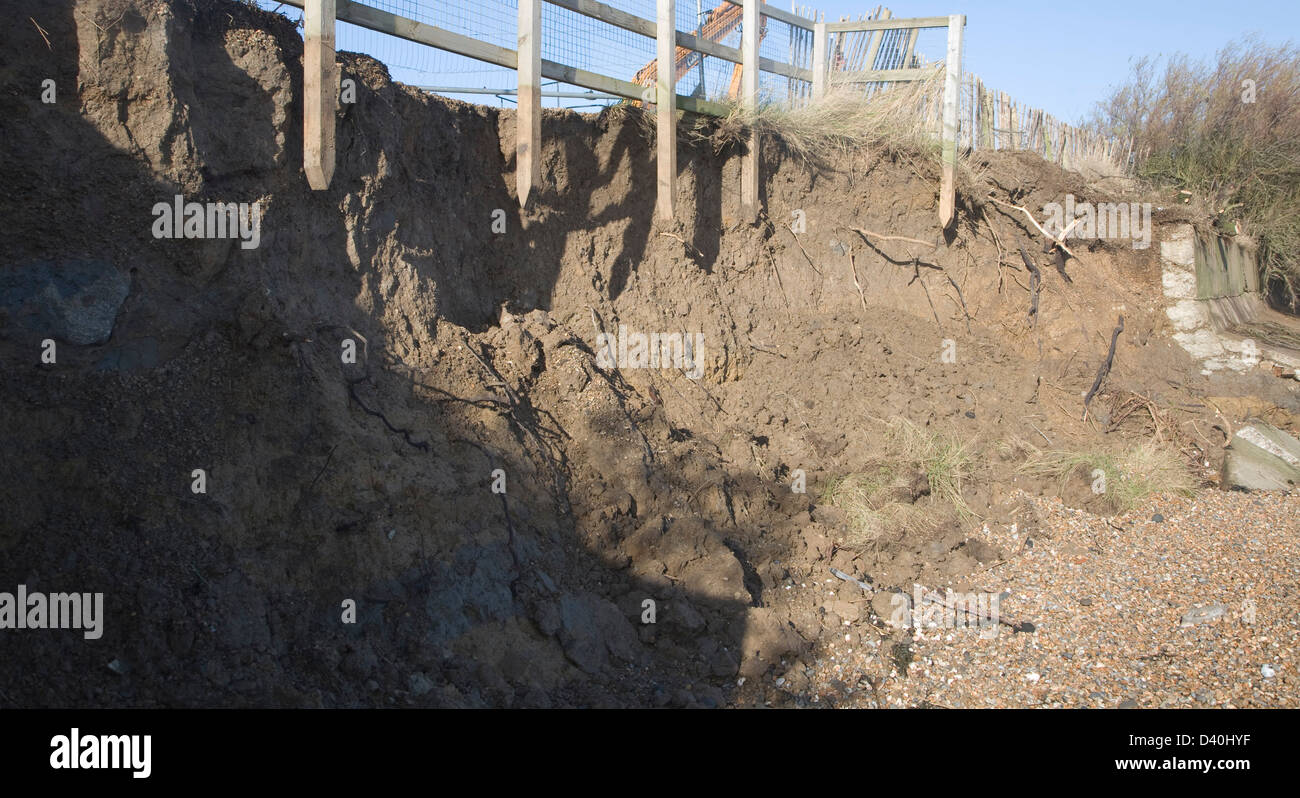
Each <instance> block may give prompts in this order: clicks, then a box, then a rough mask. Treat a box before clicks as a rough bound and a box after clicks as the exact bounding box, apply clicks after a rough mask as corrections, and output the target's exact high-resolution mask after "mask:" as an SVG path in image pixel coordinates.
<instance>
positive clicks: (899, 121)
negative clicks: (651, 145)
mask: <svg viewBox="0 0 1300 798" xmlns="http://www.w3.org/2000/svg"><path fill="white" fill-rule="evenodd" d="M942 75H943V73H942V71H939V72H937V76H936V77H934V78H931V79H929V80H925V81H912V82H908V83H896V84H891V85H890V87H889V88H888V89H886V90H877V91H875V92H873V93H871V94H867V93H866V92H864V91H863V89H862V87H861V86H853V85H846V84H838V85H837V84H835V83H832V84H831V85H830V86H829V87H828V88H827V92H826V95H825V96H824V97H823V98H822V99H821V100H819V101H817V102H811V103H808V104H806V105H802V106H799V107H795V108H787V107H785V106H783V105H780V104H776V103H763V104H759V105H758V106H757V107H755V108H746V107H744V106H742V105H740V104H739V103H729V105H730V107H731V111H730V113H728V114H727V116H725V117H723V118H722V119H720V120H718V121H717V122H716V124H714V125H712V126H710V127H709V128H701V129H700V131H701V137H704V138H708V139H709V140H710V141H712V142H713V145H714V147H715V149H717V150H721V149H722V147H724V146H727V145H729V144H734V143H736V142H740V141H743V140H744V139H745V137H746V136H747V135H748V133H749V132H750V131H751V130H757V131H758V132H759V133H760V134H764V135H771V136H774V137H776V138H779V139H780V140H781V141H782V142H783V143H784V144H785V146H786V149H787V150H788V151H789V152H790V153H791V154H792V155H794V156H795V157H797V158H801V159H804V160H806V161H809V162H813V163H823V162H828V161H831V160H833V159H835V158H836V157H837V156H840V155H843V154H844V153H846V152H849V151H851V150H854V149H858V148H862V147H866V146H870V145H885V146H889V147H891V148H892V149H900V150H913V151H926V152H932V153H933V154H934V156H935V157H936V158H937V157H938V153H939V144H938V136H937V135H936V134H937V131H936V130H935V129H933V128H934V125H933V124H927V122H926V119H927V118H928V117H929V114H928V112H929V111H930V109H933V108H937V107H938V104H939V103H940V102H941V100H942V97H943V79H942ZM936 118H937V117H936Z"/></svg>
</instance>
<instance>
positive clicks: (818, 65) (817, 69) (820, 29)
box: [812, 22, 826, 102]
mask: <svg viewBox="0 0 1300 798" xmlns="http://www.w3.org/2000/svg"><path fill="white" fill-rule="evenodd" d="M812 92H813V102H816V101H817V100H820V99H821V98H822V97H825V96H826V23H825V22H818V23H817V27H816V28H814V29H813V79H812Z"/></svg>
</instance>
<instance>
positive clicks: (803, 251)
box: [785, 224, 822, 276]
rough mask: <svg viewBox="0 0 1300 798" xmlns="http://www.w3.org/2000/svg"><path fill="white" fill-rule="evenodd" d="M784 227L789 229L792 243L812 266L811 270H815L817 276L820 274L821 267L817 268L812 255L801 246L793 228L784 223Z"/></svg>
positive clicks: (801, 243)
mask: <svg viewBox="0 0 1300 798" xmlns="http://www.w3.org/2000/svg"><path fill="white" fill-rule="evenodd" d="M785 229H787V230H789V231H790V235H791V236H793V237H794V243H795V244H797V245H798V246H799V251H800V252H802V253H803V256H804V258H805V259H807V261H808V265H809V266H811V267H812V270H813V271H815V272H817V274H818V276H821V273H822V272H821V269H818V268H817V264H815V263H813V259H812V256H810V255H809V254H808V250H806V249H804V248H803V242H802V241H800V240H799V236H798V235H796V234H795V232H794V228H793V227H791V226H790V225H788V224H787V225H785Z"/></svg>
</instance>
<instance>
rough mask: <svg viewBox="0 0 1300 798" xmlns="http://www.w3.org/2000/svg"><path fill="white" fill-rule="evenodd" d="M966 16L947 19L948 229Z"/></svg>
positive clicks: (943, 193)
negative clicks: (962, 43) (962, 44)
mask: <svg viewBox="0 0 1300 798" xmlns="http://www.w3.org/2000/svg"><path fill="white" fill-rule="evenodd" d="M965 27H966V17H965V16H964V15H962V14H953V15H952V16H950V17H948V56H947V61H945V62H944V73H945V75H944V86H943V184H942V185H941V186H940V188H939V227H940V229H944V230H946V229H948V227H949V225H951V224H952V222H953V219H954V218H956V214H957V196H956V180H957V110H958V108H957V106H958V105H959V104H960V102H961V42H962V33H963V30H964V28H965Z"/></svg>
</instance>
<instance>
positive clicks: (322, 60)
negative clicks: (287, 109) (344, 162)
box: [302, 0, 339, 191]
mask: <svg viewBox="0 0 1300 798" xmlns="http://www.w3.org/2000/svg"><path fill="white" fill-rule="evenodd" d="M334 10H335V0H307V3H306V5H305V6H304V7H303V33H304V42H303V53H302V73H303V95H304V97H303V120H302V121H303V144H302V160H303V164H302V166H303V171H305V172H306V173H307V185H309V186H311V187H312V189H313V190H314V191H323V190H324V189H327V188H329V186H330V179H331V178H332V177H334V109H335V107H336V103H337V101H338V88H339V81H338V70H337V68H336V67H335V66H334Z"/></svg>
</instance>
